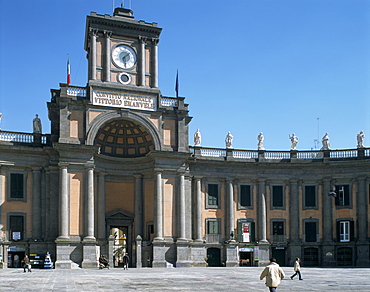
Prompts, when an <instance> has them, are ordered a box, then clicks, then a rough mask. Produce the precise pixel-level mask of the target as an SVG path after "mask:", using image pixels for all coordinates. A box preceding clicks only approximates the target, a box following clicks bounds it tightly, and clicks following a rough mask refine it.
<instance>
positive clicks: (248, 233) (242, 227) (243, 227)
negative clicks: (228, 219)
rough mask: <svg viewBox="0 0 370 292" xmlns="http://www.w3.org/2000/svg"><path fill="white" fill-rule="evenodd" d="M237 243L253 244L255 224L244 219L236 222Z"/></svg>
mask: <svg viewBox="0 0 370 292" xmlns="http://www.w3.org/2000/svg"><path fill="white" fill-rule="evenodd" d="M237 232H238V237H237V238H238V241H239V242H254V241H255V240H256V239H255V234H254V233H255V224H254V222H252V221H246V220H245V219H239V220H238V229H237Z"/></svg>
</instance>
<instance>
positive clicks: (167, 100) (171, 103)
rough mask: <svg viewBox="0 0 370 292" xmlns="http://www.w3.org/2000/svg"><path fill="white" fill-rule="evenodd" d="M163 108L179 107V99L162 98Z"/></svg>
mask: <svg viewBox="0 0 370 292" xmlns="http://www.w3.org/2000/svg"><path fill="white" fill-rule="evenodd" d="M161 106H171V107H173V106H177V99H176V98H170V97H166V98H164V97H162V98H161Z"/></svg>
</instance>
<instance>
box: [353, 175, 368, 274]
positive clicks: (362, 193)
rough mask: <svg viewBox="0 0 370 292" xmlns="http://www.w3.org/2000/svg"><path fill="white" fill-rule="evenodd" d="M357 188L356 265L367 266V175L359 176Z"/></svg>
mask: <svg viewBox="0 0 370 292" xmlns="http://www.w3.org/2000/svg"><path fill="white" fill-rule="evenodd" d="M357 186H358V190H357V195H356V198H357V202H356V203H357V222H358V242H357V261H356V266H359V267H366V266H368V265H369V260H368V259H369V248H368V247H369V245H368V241H367V240H366V239H367V238H368V232H367V226H366V225H367V212H368V211H367V208H368V207H367V206H368V200H367V191H366V177H359V178H358V183H357Z"/></svg>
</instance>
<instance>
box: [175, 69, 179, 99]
mask: <svg viewBox="0 0 370 292" xmlns="http://www.w3.org/2000/svg"><path fill="white" fill-rule="evenodd" d="M175 92H176V98H178V97H179V69H177V73H176V84H175Z"/></svg>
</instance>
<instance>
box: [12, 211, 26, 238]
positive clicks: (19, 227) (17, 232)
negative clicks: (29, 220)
mask: <svg viewBox="0 0 370 292" xmlns="http://www.w3.org/2000/svg"><path fill="white" fill-rule="evenodd" d="M9 231H10V236H11V240H23V239H24V235H23V231H24V216H22V215H10V216H9Z"/></svg>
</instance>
